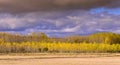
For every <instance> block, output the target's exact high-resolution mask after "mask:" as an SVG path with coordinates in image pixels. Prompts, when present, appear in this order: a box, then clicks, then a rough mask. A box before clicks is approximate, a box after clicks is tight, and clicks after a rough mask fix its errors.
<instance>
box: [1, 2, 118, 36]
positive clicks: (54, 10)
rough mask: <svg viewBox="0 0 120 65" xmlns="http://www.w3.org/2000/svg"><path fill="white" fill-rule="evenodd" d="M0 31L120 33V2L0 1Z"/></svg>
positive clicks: (58, 34)
mask: <svg viewBox="0 0 120 65" xmlns="http://www.w3.org/2000/svg"><path fill="white" fill-rule="evenodd" d="M0 31H2V32H19V33H30V32H45V33H46V34H48V35H49V36H65V35H76V34H80V35H86V34H91V33H95V32H114V33H120V0H0Z"/></svg>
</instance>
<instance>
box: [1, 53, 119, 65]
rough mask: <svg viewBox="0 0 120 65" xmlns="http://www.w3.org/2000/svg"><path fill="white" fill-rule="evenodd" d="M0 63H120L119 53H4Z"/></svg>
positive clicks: (42, 64)
mask: <svg viewBox="0 0 120 65" xmlns="http://www.w3.org/2000/svg"><path fill="white" fill-rule="evenodd" d="M0 65H120V54H108V53H106V54H105V53H101V54H99V53H95V54H89V53H87V54H85V53H81V54H66V53H65V54H63V53H61V54H60V53H59V54H53V53H52V54H49V53H41V54H5V55H0Z"/></svg>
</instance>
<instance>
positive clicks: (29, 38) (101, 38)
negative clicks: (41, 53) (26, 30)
mask: <svg viewBox="0 0 120 65" xmlns="http://www.w3.org/2000/svg"><path fill="white" fill-rule="evenodd" d="M0 39H1V40H3V41H4V42H10V43H13V42H17V43H21V42H49V43H50V42H51V43H52V42H66V43H83V42H86V43H109V44H120V34H116V33H111V32H99V33H95V34H91V35H87V36H80V35H73V36H67V37H64V38H62V37H61V38H57V37H48V36H47V35H46V34H45V33H42V32H38V33H34V32H33V33H30V34H29V35H22V34H14V33H4V32H1V33H0Z"/></svg>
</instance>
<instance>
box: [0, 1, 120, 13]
mask: <svg viewBox="0 0 120 65" xmlns="http://www.w3.org/2000/svg"><path fill="white" fill-rule="evenodd" d="M119 4H120V0H0V11H1V12H34V11H42V10H44V11H45V10H46V11H50V10H68V9H72V10H73V9H90V8H94V7H102V6H106V7H117V6H118V7H119Z"/></svg>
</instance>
